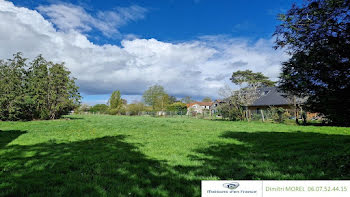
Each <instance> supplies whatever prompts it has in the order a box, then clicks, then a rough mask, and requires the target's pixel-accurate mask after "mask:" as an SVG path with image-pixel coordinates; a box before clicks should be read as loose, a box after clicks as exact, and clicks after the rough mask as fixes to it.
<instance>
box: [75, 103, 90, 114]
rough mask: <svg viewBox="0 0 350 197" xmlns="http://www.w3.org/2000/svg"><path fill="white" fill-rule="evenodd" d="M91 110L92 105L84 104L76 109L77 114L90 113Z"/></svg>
mask: <svg viewBox="0 0 350 197" xmlns="http://www.w3.org/2000/svg"><path fill="white" fill-rule="evenodd" d="M90 108H91V106H90V105H88V104H85V103H84V104H81V105H79V107H77V108H76V109H75V112H76V113H78V114H79V113H85V112H89V110H90Z"/></svg>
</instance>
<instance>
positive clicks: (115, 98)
mask: <svg viewBox="0 0 350 197" xmlns="http://www.w3.org/2000/svg"><path fill="white" fill-rule="evenodd" d="M108 104H109V111H110V114H112V115H115V114H117V113H119V112H120V109H121V107H122V106H123V99H122V98H121V97H120V91H119V90H116V91H114V92H113V93H112V94H111V97H110V98H109V100H108Z"/></svg>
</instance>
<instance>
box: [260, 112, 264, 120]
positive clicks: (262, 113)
mask: <svg viewBox="0 0 350 197" xmlns="http://www.w3.org/2000/svg"><path fill="white" fill-rule="evenodd" d="M263 111H264V110H260V112H261V117H262V121H263V122H265V118H264V112H263Z"/></svg>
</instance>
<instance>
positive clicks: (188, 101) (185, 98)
mask: <svg viewBox="0 0 350 197" xmlns="http://www.w3.org/2000/svg"><path fill="white" fill-rule="evenodd" d="M181 102H183V103H186V104H189V103H193V102H194V100H193V99H192V98H191V97H190V96H185V97H184V98H182V99H181Z"/></svg>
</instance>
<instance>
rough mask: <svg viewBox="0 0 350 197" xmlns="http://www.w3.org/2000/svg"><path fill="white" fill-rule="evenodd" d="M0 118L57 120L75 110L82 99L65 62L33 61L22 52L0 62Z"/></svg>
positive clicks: (41, 58)
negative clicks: (29, 60)
mask: <svg viewBox="0 0 350 197" xmlns="http://www.w3.org/2000/svg"><path fill="white" fill-rule="evenodd" d="M0 95H1V96H0V119H1V120H11V121H16V120H34V119H41V120H47V119H56V118H60V117H61V116H62V115H64V114H67V113H68V112H69V111H71V110H73V109H74V108H76V107H77V106H78V105H79V103H80V99H81V96H80V94H79V92H78V87H77V86H76V84H75V78H73V77H71V76H70V71H69V70H68V69H67V68H66V67H65V65H64V63H53V62H51V61H47V60H45V59H44V57H42V56H41V55H39V56H37V57H36V58H35V59H34V60H33V61H31V62H29V63H28V62H27V59H26V58H24V57H23V56H22V54H21V53H16V54H14V55H13V58H12V59H8V60H0Z"/></svg>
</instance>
